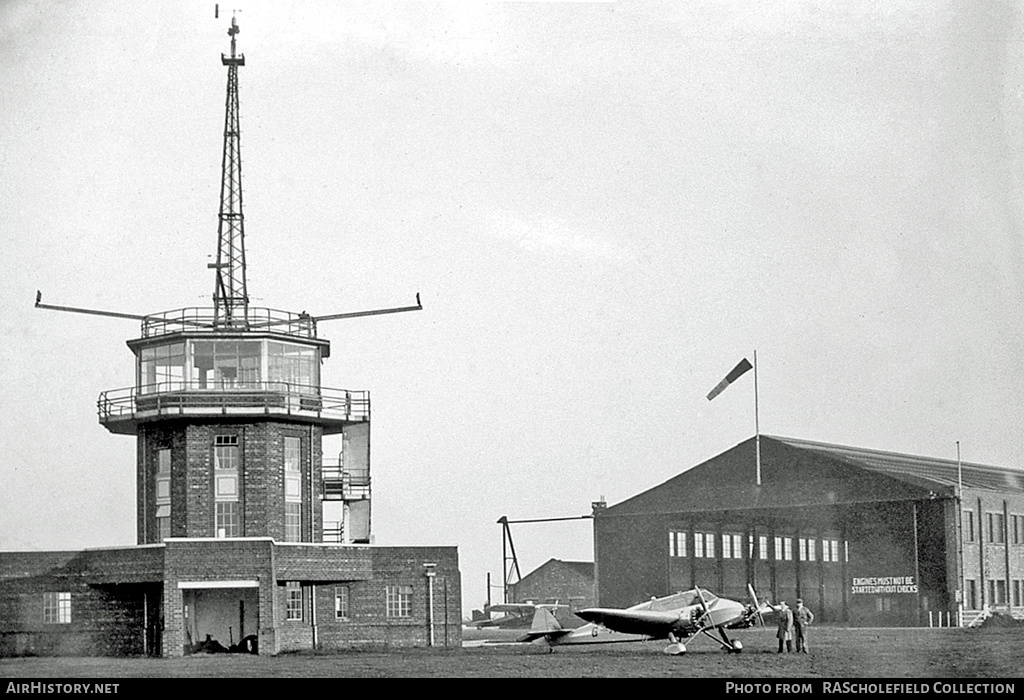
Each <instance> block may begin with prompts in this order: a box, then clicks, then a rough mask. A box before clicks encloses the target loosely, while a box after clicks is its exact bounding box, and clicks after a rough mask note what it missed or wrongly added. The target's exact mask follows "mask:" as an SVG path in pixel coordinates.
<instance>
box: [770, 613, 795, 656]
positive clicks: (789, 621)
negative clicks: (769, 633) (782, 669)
mask: <svg viewBox="0 0 1024 700" xmlns="http://www.w3.org/2000/svg"><path fill="white" fill-rule="evenodd" d="M772 610H774V611H775V614H776V615H778V616H779V631H778V632H776V633H775V636H776V637H778V638H779V652H778V653H780V654H781V653H782V645H783V643H785V645H786V651H787V652H790V651H793V611H792V610H790V609H789V606H788V605H786V601H784V600H782V601H779V604H778V605H777V606H775V605H773V606H772Z"/></svg>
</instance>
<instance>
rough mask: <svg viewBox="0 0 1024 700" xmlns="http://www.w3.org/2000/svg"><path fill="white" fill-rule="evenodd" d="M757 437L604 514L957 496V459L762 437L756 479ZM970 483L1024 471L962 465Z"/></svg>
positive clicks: (1005, 488)
mask: <svg viewBox="0 0 1024 700" xmlns="http://www.w3.org/2000/svg"><path fill="white" fill-rule="evenodd" d="M755 455H756V449H755V438H753V437H752V438H749V439H747V440H744V441H743V442H741V443H740V444H738V445H736V446H735V447H733V448H732V449H729V450H726V451H725V452H723V453H721V454H719V455H717V456H715V457H712V458H711V459H709V460H707V461H706V462H703V463H702V464H698V465H697V466H695V467H693V468H691V469H688V470H686V471H684V472H683V473H681V474H679V475H678V476H675V477H673V478H671V479H669V480H668V481H666V482H664V483H662V484H659V485H657V486H655V487H653V488H651V489H648V490H647V491H644V492H643V493H640V494H638V495H636V496H634V497H632V498H630V499H627V500H625V501H623V502H622V503H618V504H616V505H614V506H610V507H609V508H607V509H606V510H605V511H603V513H602V516H603V515H604V514H608V515H627V514H641V513H647V514H654V513H678V512H701V511H709V510H719V509H734V510H740V509H751V508H790V507H800V506H833V505H839V504H844V503H848V504H852V503H869V502H875V503H879V502H892V501H916V500H925V499H934V498H949V497H952V496H954V495H955V494H956V485H957V463H956V461H951V460H944V459H935V458H932V457H918V456H913V455H904V454H897V453H894V452H883V451H880V450H868V449H862V448H856V447H846V446H843V445H830V444H827V443H821V442H811V441H809V440H798V439H795V438H786V437H774V436H770V435H762V436H761V477H762V478H761V484H760V485H757V483H756V478H755V474H756V467H755V465H756V457H755ZM961 467H962V474H963V484H964V487H965V488H969V489H985V490H994V491H1000V492H1018V493H1019V492H1024V471H1021V470H1019V469H1008V468H1005V467H1002V468H1001V467H991V466H985V465H980V464H971V463H962V465H961Z"/></svg>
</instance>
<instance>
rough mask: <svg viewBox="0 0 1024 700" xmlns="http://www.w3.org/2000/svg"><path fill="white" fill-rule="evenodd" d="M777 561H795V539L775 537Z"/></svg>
mask: <svg viewBox="0 0 1024 700" xmlns="http://www.w3.org/2000/svg"><path fill="white" fill-rule="evenodd" d="M775 561H793V538H792V537H780V536H779V535H776V536H775Z"/></svg>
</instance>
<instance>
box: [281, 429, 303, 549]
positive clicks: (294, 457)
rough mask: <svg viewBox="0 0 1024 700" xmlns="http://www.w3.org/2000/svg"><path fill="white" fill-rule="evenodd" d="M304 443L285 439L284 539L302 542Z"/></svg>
mask: <svg viewBox="0 0 1024 700" xmlns="http://www.w3.org/2000/svg"><path fill="white" fill-rule="evenodd" d="M301 457H302V443H301V441H300V440H299V438H297V437H286V438H285V439H284V539H285V542H300V541H301V540H302V472H301Z"/></svg>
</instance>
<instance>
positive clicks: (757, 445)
mask: <svg viewBox="0 0 1024 700" xmlns="http://www.w3.org/2000/svg"><path fill="white" fill-rule="evenodd" d="M754 449H755V451H756V452H757V485H758V486H760V485H761V423H760V420H759V418H758V411H757V350H755V351H754Z"/></svg>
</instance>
